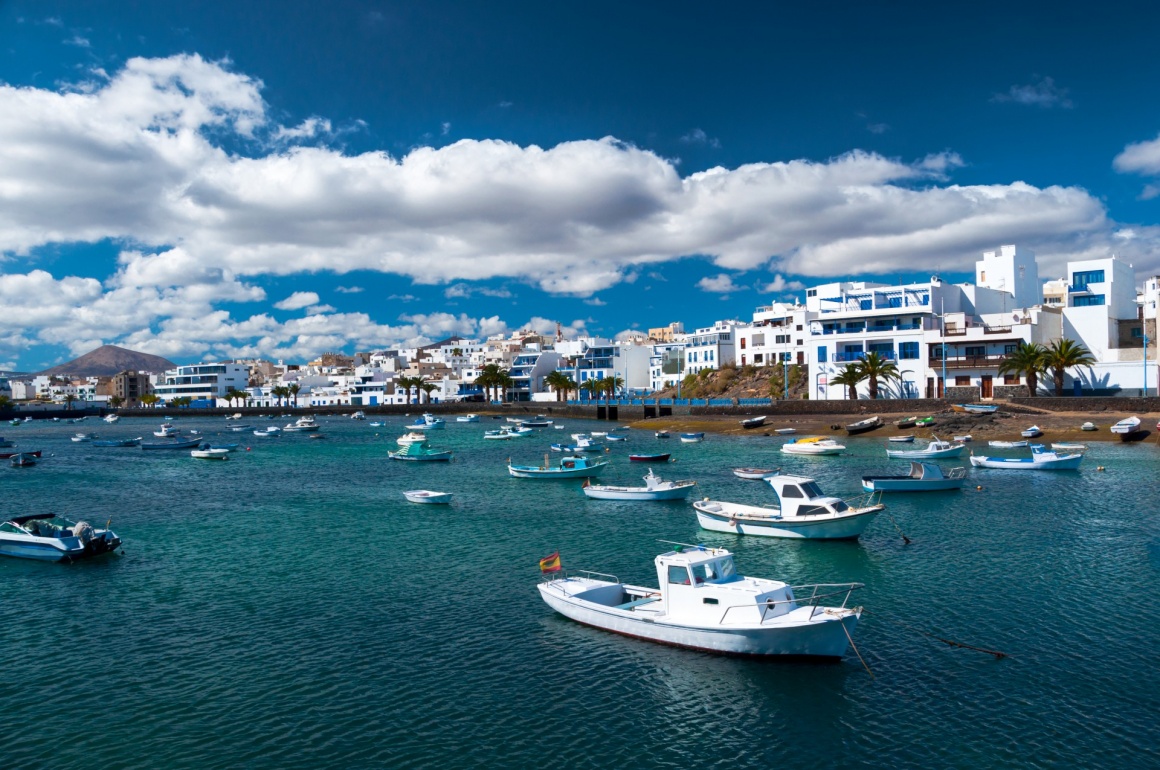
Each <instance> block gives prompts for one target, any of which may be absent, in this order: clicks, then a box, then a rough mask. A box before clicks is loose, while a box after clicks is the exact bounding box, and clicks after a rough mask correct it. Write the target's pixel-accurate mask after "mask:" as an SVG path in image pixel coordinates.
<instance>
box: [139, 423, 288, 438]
mask: <svg viewBox="0 0 1160 770" xmlns="http://www.w3.org/2000/svg"><path fill="white" fill-rule="evenodd" d="M229 429H230V430H232V431H233V432H234V433H244V432H245V431H248V430H253V428H252V427H251V426H249V425H231V426H230V427H229ZM267 430H269V428H267ZM275 430H282V429H281V428H275ZM153 435H154V436H160V435H161V434H160V433H154V434H153Z"/></svg>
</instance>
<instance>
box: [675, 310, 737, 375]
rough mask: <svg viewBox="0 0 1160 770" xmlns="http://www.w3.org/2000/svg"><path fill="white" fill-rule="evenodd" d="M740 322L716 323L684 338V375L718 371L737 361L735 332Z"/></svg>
mask: <svg viewBox="0 0 1160 770" xmlns="http://www.w3.org/2000/svg"><path fill="white" fill-rule="evenodd" d="M741 325H742V324H741V322H740V321H718V322H717V323H715V324H713V325H712V326H707V327H705V328H703V329H697V330H696V331H695V332H693V333H692V334H689V335H687V336H686V338H685V374H686V375H688V374H697V373H698V372H700V371H701V370H702V369H720V368H721V367H722V366H725V365H726V364H731V363H736V361H737V338H736V334H735V331H736V329H737V327H739V326H741Z"/></svg>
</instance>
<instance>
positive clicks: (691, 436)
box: [681, 431, 705, 444]
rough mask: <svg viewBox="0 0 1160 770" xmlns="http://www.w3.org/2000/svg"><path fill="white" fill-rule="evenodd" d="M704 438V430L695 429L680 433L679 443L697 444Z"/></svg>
mask: <svg viewBox="0 0 1160 770" xmlns="http://www.w3.org/2000/svg"><path fill="white" fill-rule="evenodd" d="M704 440H705V433H704V431H697V432H695V433H682V434H681V443H684V444H699V443H701V442H702V441H704Z"/></svg>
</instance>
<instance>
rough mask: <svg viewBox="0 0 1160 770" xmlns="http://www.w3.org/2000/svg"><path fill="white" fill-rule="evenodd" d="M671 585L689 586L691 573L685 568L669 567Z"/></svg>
mask: <svg viewBox="0 0 1160 770" xmlns="http://www.w3.org/2000/svg"><path fill="white" fill-rule="evenodd" d="M669 583H670V584H672V585H679V586H687V585H689V571H688V570H687V569H685V568H684V567H669Z"/></svg>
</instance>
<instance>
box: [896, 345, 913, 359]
mask: <svg viewBox="0 0 1160 770" xmlns="http://www.w3.org/2000/svg"><path fill="white" fill-rule="evenodd" d="M898 357H899V358H900V359H903V360H908V359H914V358H918V343H917V342H900V343H898Z"/></svg>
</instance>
